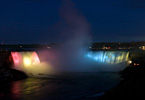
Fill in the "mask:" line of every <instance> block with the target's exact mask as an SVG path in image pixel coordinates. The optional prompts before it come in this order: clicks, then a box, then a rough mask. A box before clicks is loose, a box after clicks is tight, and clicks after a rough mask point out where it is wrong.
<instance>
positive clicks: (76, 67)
mask: <svg viewBox="0 0 145 100" xmlns="http://www.w3.org/2000/svg"><path fill="white" fill-rule="evenodd" d="M39 54H41V53H39ZM52 55H55V54H51V55H50V54H48V53H44V54H41V55H40V58H41V59H40V58H39V56H38V55H37V53H36V52H11V56H12V58H13V62H14V65H13V68H14V69H17V70H20V71H23V72H25V73H26V74H27V75H28V76H30V77H32V76H35V77H47V76H48V75H52V74H53V75H54V74H57V73H56V72H58V70H59V72H64V71H72V72H73V71H81V72H82V71H84V72H88V71H89V72H90V71H95V72H98V71H113V72H114V71H120V70H122V69H124V68H125V67H126V66H127V65H128V64H129V63H128V61H129V58H128V56H129V52H122V51H89V52H88V53H87V54H86V56H83V57H81V59H80V58H79V59H78V58H76V59H77V60H81V61H78V62H79V64H78V63H77V62H76V61H75V63H76V64H71V63H70V62H69V63H70V64H69V65H71V66H68V62H66V63H65V64H62V63H60V62H61V61H62V60H61V59H59V60H60V62H58V64H54V63H56V62H57V59H56V58H57V57H56V58H55V57H52ZM42 56H43V57H46V59H45V60H44V59H42V58H43V57H42ZM49 56H50V57H49ZM76 57H77V56H76ZM82 58H83V59H82ZM41 60H42V61H41ZM69 60H70V59H69ZM65 61H66V60H65ZM53 62H54V63H53ZM72 62H73V61H72ZM63 63H64V62H63Z"/></svg>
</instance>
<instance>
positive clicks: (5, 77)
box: [0, 51, 27, 82]
mask: <svg viewBox="0 0 145 100" xmlns="http://www.w3.org/2000/svg"><path fill="white" fill-rule="evenodd" d="M10 55H11V54H10V52H7V51H1V52H0V82H3V81H11V80H20V79H24V78H26V77H27V76H26V74H25V73H23V72H21V71H17V70H15V69H12V68H11V66H12V64H13V60H12V58H11V56H10Z"/></svg>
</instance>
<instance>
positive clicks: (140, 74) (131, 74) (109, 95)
mask: <svg viewBox="0 0 145 100" xmlns="http://www.w3.org/2000/svg"><path fill="white" fill-rule="evenodd" d="M134 52H135V51H134ZM130 58H131V60H132V64H131V65H129V66H128V67H127V68H126V69H124V70H123V71H121V72H120V75H121V78H122V80H121V82H120V83H119V84H118V85H117V86H116V87H115V88H113V89H111V90H109V91H107V92H106V93H105V94H104V95H103V96H102V97H101V98H100V99H99V100H123V99H129V100H130V99H137V100H143V99H145V53H144V51H142V52H136V53H134V54H133V55H131V56H130Z"/></svg>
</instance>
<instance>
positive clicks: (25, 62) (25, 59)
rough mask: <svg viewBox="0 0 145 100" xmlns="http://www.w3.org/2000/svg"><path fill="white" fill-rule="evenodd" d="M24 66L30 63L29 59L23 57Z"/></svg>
mask: <svg viewBox="0 0 145 100" xmlns="http://www.w3.org/2000/svg"><path fill="white" fill-rule="evenodd" d="M23 63H24V66H30V65H31V59H30V58H27V57H25V58H24V60H23Z"/></svg>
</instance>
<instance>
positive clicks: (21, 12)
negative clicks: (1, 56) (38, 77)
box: [0, 0, 145, 44]
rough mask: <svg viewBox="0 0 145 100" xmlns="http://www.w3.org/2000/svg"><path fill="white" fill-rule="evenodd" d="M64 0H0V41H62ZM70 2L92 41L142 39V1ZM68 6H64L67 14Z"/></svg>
mask: <svg viewBox="0 0 145 100" xmlns="http://www.w3.org/2000/svg"><path fill="white" fill-rule="evenodd" d="M66 1H67V0H0V43H2V42H5V43H6V44H17V43H19V44H21V43H22V44H23V43H50V42H58V41H59V42H60V41H62V40H63V39H64V37H65V35H64V34H63V32H64V31H65V30H69V28H68V27H66V26H67V25H66V22H65V19H64V18H65V17H62V16H63V15H62V13H63V10H62V8H63V7H62V6H63V3H64V2H66ZM71 1H72V2H73V8H72V9H75V11H77V14H78V15H81V16H82V17H80V18H82V19H85V21H86V22H87V24H88V26H89V28H90V31H89V36H91V37H92V41H94V42H131V41H145V0H71ZM66 4H67V3H66ZM66 4H65V5H66ZM68 6H69V5H68ZM72 9H71V8H69V7H68V9H67V8H65V10H67V11H68V12H70V14H71V12H72ZM75 17H77V16H75ZM72 18H73V14H72ZM80 18H78V19H77V18H76V19H77V20H80ZM76 26H77V25H76ZM81 29H82V28H81ZM85 29H86V26H85V27H84V30H85ZM65 32H67V31H65Z"/></svg>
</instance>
